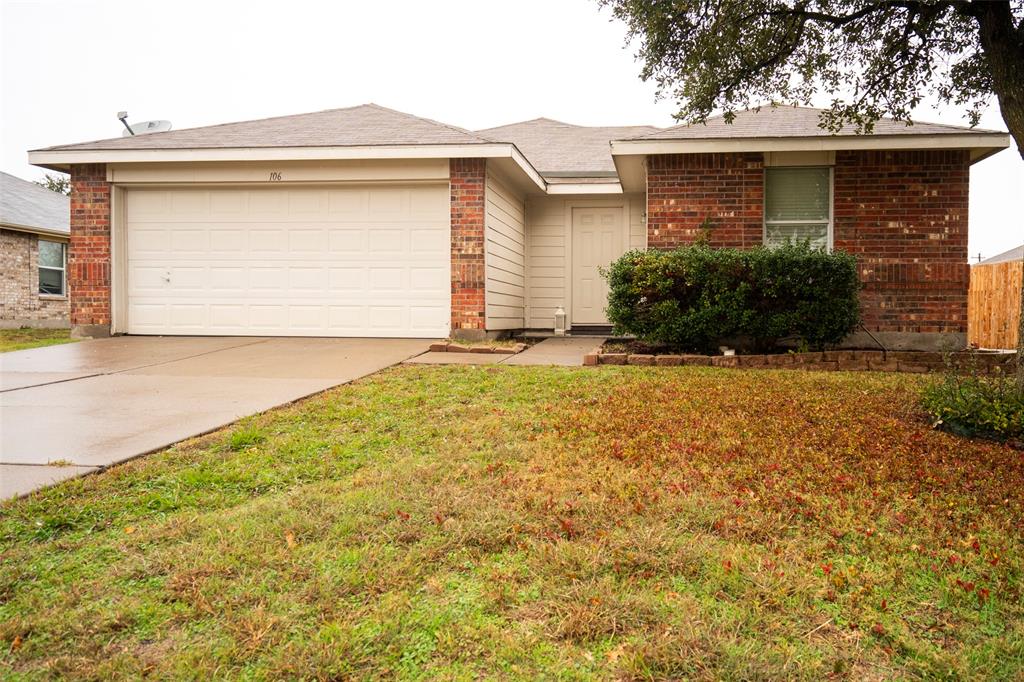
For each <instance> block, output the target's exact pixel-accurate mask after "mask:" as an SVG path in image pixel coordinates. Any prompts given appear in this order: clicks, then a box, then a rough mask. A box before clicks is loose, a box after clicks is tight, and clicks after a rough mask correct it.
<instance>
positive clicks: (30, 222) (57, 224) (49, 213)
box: [0, 173, 71, 234]
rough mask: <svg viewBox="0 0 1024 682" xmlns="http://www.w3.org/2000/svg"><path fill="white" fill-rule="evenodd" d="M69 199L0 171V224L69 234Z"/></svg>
mask: <svg viewBox="0 0 1024 682" xmlns="http://www.w3.org/2000/svg"><path fill="white" fill-rule="evenodd" d="M70 217H71V200H70V199H68V198H67V197H66V196H64V195H63V194H58V193H56V192H54V191H52V190H48V189H46V188H45V187H40V186H39V185H37V184H35V183H34V182H29V181H28V180H22V179H21V178H16V177H14V176H13V175H8V174H7V173H0V226H4V225H6V226H10V227H20V228H28V229H41V230H49V231H51V232H63V233H64V234H70V232H71V229H70V227H69V221H70Z"/></svg>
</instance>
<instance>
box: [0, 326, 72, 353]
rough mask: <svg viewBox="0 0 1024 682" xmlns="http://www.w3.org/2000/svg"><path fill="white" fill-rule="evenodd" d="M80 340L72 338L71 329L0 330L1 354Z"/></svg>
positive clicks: (26, 328) (27, 328)
mask: <svg viewBox="0 0 1024 682" xmlns="http://www.w3.org/2000/svg"><path fill="white" fill-rule="evenodd" d="M77 340H78V339H73V338H71V330H70V329H35V328H29V327H24V328H22V329H0V353H7V352H9V351H12V350H28V349H29V348H39V347H41V346H56V345H57V344H61V343H72V342H74V341H77Z"/></svg>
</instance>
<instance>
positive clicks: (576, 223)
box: [571, 207, 626, 325]
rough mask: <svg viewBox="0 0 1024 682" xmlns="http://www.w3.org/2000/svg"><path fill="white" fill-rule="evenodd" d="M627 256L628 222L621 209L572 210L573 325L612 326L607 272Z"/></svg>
mask: <svg viewBox="0 0 1024 682" xmlns="http://www.w3.org/2000/svg"><path fill="white" fill-rule="evenodd" d="M625 252H626V222H625V220H624V212H623V210H622V208H621V207H615V208H574V209H572V320H571V322H572V324H573V325H588V324H598V325H604V324H608V318H607V317H606V316H605V313H604V309H605V307H606V306H607V305H608V282H606V281H605V279H604V277H602V276H601V273H600V271H599V268H607V267H608V266H609V265H611V263H612V261H614V260H615V259H617V258H618V257H619V256H621V255H622V254H623V253H625Z"/></svg>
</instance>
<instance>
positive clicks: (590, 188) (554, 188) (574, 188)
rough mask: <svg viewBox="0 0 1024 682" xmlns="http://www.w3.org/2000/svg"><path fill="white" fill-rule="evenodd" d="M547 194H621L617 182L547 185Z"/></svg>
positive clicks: (619, 185)
mask: <svg viewBox="0 0 1024 682" xmlns="http://www.w3.org/2000/svg"><path fill="white" fill-rule="evenodd" d="M548 194H622V185H621V184H619V183H617V182H598V183H594V182H566V183H562V184H557V185H556V184H549V185H548Z"/></svg>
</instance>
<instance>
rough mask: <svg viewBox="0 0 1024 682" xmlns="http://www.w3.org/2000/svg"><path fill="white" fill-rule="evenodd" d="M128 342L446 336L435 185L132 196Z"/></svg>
mask: <svg viewBox="0 0 1024 682" xmlns="http://www.w3.org/2000/svg"><path fill="white" fill-rule="evenodd" d="M125 222H126V226H125V240H126V242H127V249H126V251H127V278H128V282H127V285H128V286H127V289H128V291H127V317H128V323H127V330H128V332H129V333H132V334H196V335H199V334H213V335H216V334H224V335H283V336H406V337H434V336H446V335H447V334H448V332H449V320H450V291H451V289H450V272H449V262H450V260H449V258H450V255H449V253H450V246H449V244H450V242H449V226H448V225H449V218H448V194H447V188H446V187H444V186H443V185H429V186H427V185H408V186H390V185H389V186H373V187H309V188H287V189H286V188H278V187H272V188H259V189H228V188H217V189H164V190H150V189H146V190H142V189H129V190H128V191H127V192H126V197H125Z"/></svg>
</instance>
